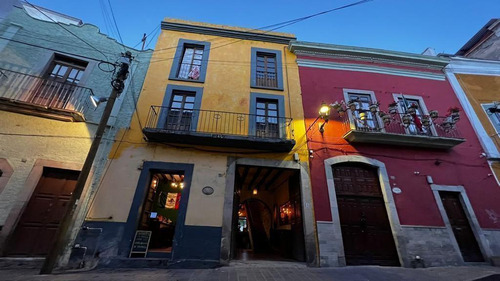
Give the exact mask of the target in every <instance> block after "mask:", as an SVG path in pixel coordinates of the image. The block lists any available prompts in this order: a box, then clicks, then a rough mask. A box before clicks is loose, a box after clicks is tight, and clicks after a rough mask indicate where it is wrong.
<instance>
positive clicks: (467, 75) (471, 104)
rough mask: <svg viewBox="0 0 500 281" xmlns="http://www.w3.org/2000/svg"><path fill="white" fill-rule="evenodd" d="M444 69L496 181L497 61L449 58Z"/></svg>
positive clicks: (499, 126) (499, 160)
mask: <svg viewBox="0 0 500 281" xmlns="http://www.w3.org/2000/svg"><path fill="white" fill-rule="evenodd" d="M446 71H447V76H448V78H449V80H450V83H451V85H452V87H453V89H454V90H455V93H456V94H457V96H458V98H459V100H460V102H461V104H462V106H463V108H464V110H465V113H466V114H467V117H468V118H469V119H470V120H471V122H472V124H473V127H474V130H475V131H476V133H477V135H478V137H479V140H480V142H481V145H482V147H483V149H484V153H483V154H481V155H479V156H478V157H486V158H487V159H488V160H489V161H488V163H489V164H490V167H491V170H492V174H491V176H495V177H496V179H497V182H499V184H500V137H499V133H500V94H499V92H498V89H500V62H498V61H488V60H482V59H470V58H461V57H452V58H451V60H450V64H449V65H448V66H447V67H446Z"/></svg>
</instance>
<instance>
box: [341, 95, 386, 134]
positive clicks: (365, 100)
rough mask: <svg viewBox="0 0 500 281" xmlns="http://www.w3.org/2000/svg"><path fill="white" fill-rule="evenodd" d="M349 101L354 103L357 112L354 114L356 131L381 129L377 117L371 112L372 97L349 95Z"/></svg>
mask: <svg viewBox="0 0 500 281" xmlns="http://www.w3.org/2000/svg"><path fill="white" fill-rule="evenodd" d="M348 97H349V101H354V102H355V104H356V110H354V111H353V112H351V113H352V115H353V118H354V122H355V124H356V129H358V130H368V131H371V130H378V129H379V128H380V126H379V123H378V120H377V115H376V113H373V112H371V111H370V105H371V104H372V103H373V100H372V97H371V95H367V94H358V93H349V94H348Z"/></svg>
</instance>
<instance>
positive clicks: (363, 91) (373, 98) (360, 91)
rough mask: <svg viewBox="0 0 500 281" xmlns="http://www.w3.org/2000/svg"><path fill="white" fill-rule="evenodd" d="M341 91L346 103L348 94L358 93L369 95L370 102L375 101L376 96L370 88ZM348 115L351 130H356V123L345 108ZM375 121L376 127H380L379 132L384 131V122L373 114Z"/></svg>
mask: <svg viewBox="0 0 500 281" xmlns="http://www.w3.org/2000/svg"><path fill="white" fill-rule="evenodd" d="M342 92H343V93H344V101H345V102H346V104H347V103H348V102H349V94H359V95H369V96H370V99H371V100H372V103H375V102H377V97H376V96H375V92H374V91H370V90H358V89H346V88H344V89H342ZM347 112H348V116H349V123H350V126H351V130H356V123H355V120H354V117H353V114H352V112H351V110H350V109H349V108H347ZM375 118H376V122H377V125H378V127H379V128H380V131H379V132H385V127H384V123H383V122H382V120H381V118H380V116H378V114H375Z"/></svg>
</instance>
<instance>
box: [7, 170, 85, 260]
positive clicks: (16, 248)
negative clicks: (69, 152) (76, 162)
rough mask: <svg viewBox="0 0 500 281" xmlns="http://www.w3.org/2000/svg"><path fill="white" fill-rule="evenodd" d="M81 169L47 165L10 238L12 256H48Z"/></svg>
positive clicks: (9, 250)
mask: <svg viewBox="0 0 500 281" xmlns="http://www.w3.org/2000/svg"><path fill="white" fill-rule="evenodd" d="M79 173H80V172H79V171H71V170H62V169H54V168H44V172H43V175H42V177H41V178H40V181H39V182H38V185H37V186H36V188H35V191H34V192H33V195H32V196H31V199H30V201H29V202H28V205H27V206H26V209H25V210H24V212H23V214H22V216H21V219H20V220H19V223H18V224H17V227H16V229H15V231H14V233H13V235H12V238H11V239H10V242H9V244H10V248H9V249H8V252H7V254H8V255H10V256H44V255H46V254H47V253H48V251H49V250H50V248H51V247H52V246H53V244H54V242H55V238H56V233H57V231H58V228H59V224H60V222H61V220H62V218H63V216H64V214H65V213H66V211H67V210H68V204H67V203H68V201H69V199H70V197H71V194H72V193H73V190H74V189H75V184H76V180H77V179H78V175H79Z"/></svg>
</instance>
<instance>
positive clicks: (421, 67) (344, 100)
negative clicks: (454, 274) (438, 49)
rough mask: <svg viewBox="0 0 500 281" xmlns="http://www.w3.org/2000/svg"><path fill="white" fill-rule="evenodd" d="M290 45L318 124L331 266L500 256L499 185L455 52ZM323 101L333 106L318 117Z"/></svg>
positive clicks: (321, 225) (318, 199) (307, 108)
mask: <svg viewBox="0 0 500 281" xmlns="http://www.w3.org/2000/svg"><path fill="white" fill-rule="evenodd" d="M290 49H291V51H292V52H294V53H295V54H296V55H297V63H298V66H299V73H300V82H301V87H302V99H303V106H304V114H305V122H306V128H309V129H308V131H307V138H308V148H309V151H310V169H311V180H312V190H313V200H314V211H315V217H316V221H317V228H318V236H319V237H318V238H319V251H320V257H321V265H322V266H342V265H357V264H379V265H396V266H399V265H401V266H437V265H454V264H463V263H464V262H486V261H488V260H489V259H490V258H491V257H493V256H498V255H500V245H499V244H500V204H498V202H500V188H499V187H498V184H497V182H496V180H495V178H494V176H493V175H492V172H491V170H490V168H489V166H488V163H487V160H486V159H485V158H484V157H482V156H483V154H482V153H483V151H482V148H481V145H480V143H479V141H478V138H477V137H476V135H475V133H474V130H473V128H472V126H471V124H470V122H469V121H468V120H467V118H466V116H465V115H463V114H462V116H460V113H461V108H460V107H459V105H460V103H459V101H458V99H457V98H456V96H455V94H454V92H453V90H452V88H451V86H450V84H449V82H448V81H447V80H446V77H445V75H444V73H443V71H442V69H443V68H444V67H445V66H446V65H447V63H448V61H447V59H444V58H439V57H431V56H424V55H416V54H408V53H401V52H392V51H384V50H377V49H368V48H355V47H345V46H338V45H329V44H316V43H305V42H293V43H291V44H290ZM322 103H323V104H326V105H328V109H329V111H330V112H326V111H325V112H323V114H321V115H322V116H321V117H319V118H318V111H319V109H320V106H321V105H322ZM436 111H437V112H436ZM456 111H459V113H456ZM460 119H461V120H460Z"/></svg>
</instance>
